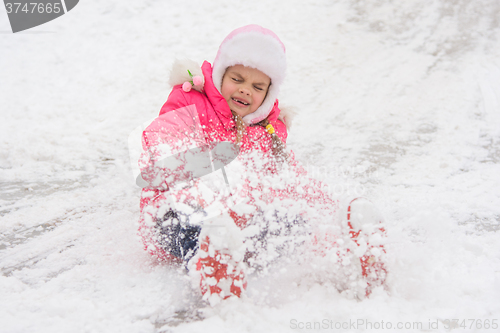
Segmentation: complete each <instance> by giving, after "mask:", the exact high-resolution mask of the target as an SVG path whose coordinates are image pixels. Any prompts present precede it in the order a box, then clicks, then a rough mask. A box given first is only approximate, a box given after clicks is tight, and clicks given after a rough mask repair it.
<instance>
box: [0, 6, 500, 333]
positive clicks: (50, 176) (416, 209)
mask: <svg viewBox="0 0 500 333" xmlns="http://www.w3.org/2000/svg"><path fill="white" fill-rule="evenodd" d="M499 18H500V2H499V1H498V0H456V1H451V0H407V1H397V2H395V1H356V0H337V1H328V0H314V1H307V2H304V1H296V0H292V1H251V2H236V1H225V0H216V1H184V2H179V1H161V2H160V1H116V0H114V1H106V2H98V1H91V0H87V1H81V2H80V3H79V4H78V5H77V6H76V7H75V8H74V9H73V10H72V11H71V12H69V13H68V14H66V15H64V16H62V17H60V18H58V19H56V20H54V21H51V22H49V23H47V24H44V25H41V26H39V27H36V28H33V29H30V30H27V31H25V32H21V33H17V34H12V33H11V32H10V31H11V30H10V25H9V22H8V18H7V15H6V14H5V15H0V32H1V34H0V49H1V52H0V77H1V80H0V115H1V122H0V268H1V270H2V275H0V318H1V320H0V321H1V323H2V324H1V325H0V332H218V333H219V332H235V331H237V332H295V331H311V330H317V331H339V332H340V331H343V332H357V331H363V330H367V331H377V330H380V331H382V327H381V322H382V321H383V322H384V324H385V325H386V326H385V327H386V328H387V327H388V326H387V323H388V322H389V323H391V325H392V328H393V329H394V327H396V325H397V323H402V324H403V326H405V325H406V327H405V329H404V330H400V331H404V332H419V331H422V330H423V329H427V328H429V331H435V332H445V331H446V327H447V326H446V325H447V324H449V322H448V321H447V320H451V319H459V322H458V323H459V324H463V323H464V322H463V320H466V321H465V324H466V326H465V327H464V326H462V327H460V332H479V331H486V332H493V331H497V330H495V329H494V326H492V324H493V323H494V322H495V323H496V324H497V325H500V323H499V321H500V303H499V302H498V299H499V298H500V242H499V236H498V232H499V229H500V176H499V175H500V57H499V56H500V40H499V38H500V19H499ZM250 23H255V24H260V25H262V26H265V27H267V28H269V29H271V30H273V31H275V32H276V34H277V35H278V36H280V38H281V39H282V40H283V42H284V44H285V45H286V47H287V56H288V76H287V79H286V82H285V85H284V87H283V90H282V92H281V97H280V102H281V103H282V104H285V105H290V106H294V107H296V108H297V109H298V111H299V115H298V116H297V117H296V118H295V122H294V126H293V128H292V130H291V131H290V133H289V139H288V146H289V147H290V148H291V149H292V150H293V151H294V152H295V154H296V155H297V159H298V160H299V161H301V162H302V163H303V164H304V165H305V166H306V168H307V169H308V170H309V172H310V173H311V174H313V175H315V177H316V178H318V179H321V180H323V181H324V182H326V183H327V184H329V185H330V188H331V190H332V192H333V193H335V194H336V195H338V196H340V197H343V196H348V195H364V196H367V197H369V198H370V199H372V201H374V202H375V203H376V204H377V205H378V206H379V207H380V208H381V210H382V211H383V213H384V214H385V217H386V219H387V223H388V226H389V227H388V235H389V244H388V245H387V251H388V257H389V263H388V267H389V269H390V275H389V280H388V288H387V290H377V291H376V292H375V293H374V295H373V296H372V297H371V298H370V299H368V300H364V301H356V300H351V299H346V298H344V297H343V296H341V295H339V294H338V292H337V291H336V290H335V288H333V287H332V286H330V285H328V284H321V285H320V284H316V285H312V286H297V285H296V284H294V282H293V281H288V280H284V281H281V282H280V281H277V280H273V279H268V280H259V279H254V280H251V281H250V282H249V290H254V291H253V292H252V293H249V297H248V298H246V299H243V300H235V301H228V302H226V303H224V304H222V305H221V306H218V307H215V308H210V307H206V305H204V304H199V303H197V299H196V297H195V296H194V295H193V294H192V293H191V292H190V286H189V284H188V283H187V281H186V279H185V276H184V274H183V273H182V272H178V271H176V270H175V269H171V268H169V267H167V266H165V265H161V264H158V263H156V262H153V261H152V260H151V258H150V257H149V256H148V255H147V253H145V252H144V251H143V249H142V245H141V243H140V240H139V239H138V237H137V235H136V232H137V220H138V216H139V194H140V189H139V188H138V187H137V186H135V184H134V179H133V176H132V170H131V166H130V165H131V164H130V161H129V157H128V154H129V153H128V141H127V140H128V136H129V134H130V133H131V132H132V131H133V130H134V128H136V127H137V126H139V125H141V124H142V123H143V122H145V121H148V120H150V119H152V118H154V117H155V116H156V115H157V114H158V111H159V109H160V107H161V106H162V104H163V103H164V102H165V100H166V98H167V96H168V93H169V90H170V87H169V86H168V83H167V82H168V73H169V70H170V66H171V64H172V63H173V62H174V60H175V59H176V58H184V57H187V58H190V59H193V60H196V61H197V62H199V63H200V64H201V62H202V61H203V60H208V61H212V60H213V59H214V57H215V54H216V51H217V48H218V46H219V44H220V42H221V41H222V39H223V38H224V37H225V36H226V35H227V34H228V33H229V32H230V31H231V30H233V29H234V28H236V27H239V26H243V25H245V24H250ZM197 311H198V312H197ZM469 319H474V320H473V321H470V320H469ZM493 320H496V321H493ZM315 323H316V324H315ZM317 323H321V325H318V324H317ZM353 323H356V325H354V324H353ZM408 323H409V324H408ZM415 323H422V327H421V328H422V329H420V328H419V326H418V324H415ZM486 323H488V324H487V325H488V327H490V328H487V327H486ZM369 324H371V325H374V326H368V325H369ZM414 324H415V325H414ZM308 325H309V326H310V327H311V329H308ZM336 325H337V326H336ZM429 325H430V326H429ZM433 325H437V327H436V326H433Z"/></svg>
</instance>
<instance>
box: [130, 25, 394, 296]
mask: <svg viewBox="0 0 500 333" xmlns="http://www.w3.org/2000/svg"><path fill="white" fill-rule="evenodd" d="M285 70H286V59H285V47H284V45H283V43H282V42H281V41H280V39H279V38H278V36H276V35H275V34H274V33H273V32H272V31H270V30H268V29H265V28H262V27H260V26H257V25H249V26H244V27H241V28H239V29H236V30H234V31H233V32H232V33H230V34H229V35H228V36H227V37H226V38H225V39H224V41H223V42H222V44H221V46H220V48H219V51H218V53H217V56H216V59H215V61H214V64H213V66H212V65H211V64H210V63H208V62H206V61H205V62H204V63H203V65H202V67H201V69H200V68H199V67H197V66H196V64H195V63H191V62H184V63H182V62H177V63H176V64H174V69H173V71H172V75H171V78H170V82H171V84H172V85H173V86H174V87H173V90H172V92H171V93H170V96H169V97H168V100H167V102H166V103H165V105H164V106H163V107H162V108H161V111H160V115H159V117H158V118H157V119H156V120H154V121H153V123H152V124H151V125H150V126H149V127H148V128H147V129H146V130H145V131H144V133H143V138H142V144H143V149H144V153H143V154H142V155H141V159H140V161H139V165H140V168H141V175H142V178H143V179H144V180H145V182H146V183H147V186H145V188H144V189H143V192H142V197H141V219H140V229H139V232H140V234H141V236H142V238H143V240H144V244H145V247H146V249H147V250H148V251H149V252H150V253H151V254H152V255H154V256H156V257H157V258H159V259H160V260H164V261H167V262H170V263H182V262H184V264H185V265H186V267H187V268H188V270H189V274H190V275H191V276H192V277H193V280H194V281H195V285H196V286H197V288H200V290H201V293H202V294H203V295H204V298H205V299H207V300H209V301H210V303H211V304H214V303H217V302H218V301H219V300H221V299H225V298H228V297H231V296H238V297H239V296H241V295H242V293H243V292H244V290H245V289H246V276H247V275H248V274H249V273H252V272H256V273H261V274H264V273H265V272H267V271H268V270H269V269H273V267H275V265H274V264H277V263H278V262H279V261H280V260H281V262H286V261H287V258H290V256H292V255H293V256H294V263H298V264H299V266H300V267H302V268H303V269H304V270H306V271H307V270H312V269H314V268H313V266H314V265H312V264H311V260H312V261H314V260H319V261H318V262H321V263H322V264H321V265H323V267H325V266H327V267H329V269H330V270H331V271H330V273H329V276H331V277H332V279H335V280H336V281H335V284H336V286H337V287H338V289H339V290H341V291H343V292H346V293H350V294H352V295H353V296H357V297H361V298H362V297H364V296H365V295H368V294H369V293H370V292H371V290H372V289H373V288H374V287H376V286H380V285H382V284H383V282H384V281H385V273H386V272H385V268H384V264H383V255H384V253H385V250H384V248H383V238H384V236H385V232H384V229H383V227H382V224H381V219H380V217H379V215H378V213H377V211H376V209H374V207H373V205H371V203H370V202H369V201H367V200H366V199H362V198H358V199H354V200H352V201H350V202H349V204H348V205H347V206H348V207H347V212H342V209H341V208H339V202H338V201H337V200H334V199H332V198H331V197H330V196H329V195H328V193H327V191H326V190H325V186H324V184H322V183H320V182H318V181H317V180H314V179H311V178H309V177H308V176H307V173H306V172H305V170H304V169H303V168H301V167H300V166H299V165H298V163H297V162H296V160H295V158H294V155H293V153H292V152H291V151H287V150H286V147H285V142H286V138H287V128H289V127H290V125H291V114H290V113H285V112H284V111H280V109H279V107H278V99H277V97H278V93H279V89H280V86H281V84H282V83H283V80H284V78H285ZM342 215H344V216H342ZM316 266H317V265H316Z"/></svg>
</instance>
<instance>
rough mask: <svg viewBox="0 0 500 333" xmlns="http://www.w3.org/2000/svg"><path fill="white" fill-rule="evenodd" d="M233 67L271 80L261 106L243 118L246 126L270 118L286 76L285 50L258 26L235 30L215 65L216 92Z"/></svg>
mask: <svg viewBox="0 0 500 333" xmlns="http://www.w3.org/2000/svg"><path fill="white" fill-rule="evenodd" d="M234 65H243V66H247V67H252V68H256V69H258V70H260V71H261V72H263V73H264V74H266V75H267V76H269V78H270V79H271V86H270V87H269V91H268V92H267V96H266V99H265V100H264V102H263V103H262V105H261V106H260V107H259V108H258V109H257V110H256V111H255V112H253V113H251V114H249V115H246V116H245V117H243V120H244V121H245V123H246V124H247V125H250V124H255V123H257V122H259V121H261V120H263V119H264V118H266V117H267V116H268V115H269V113H270V112H271V110H272V108H273V105H274V102H275V101H276V99H277V98H278V93H279V90H280V86H281V84H282V83H283V81H284V79H285V72H286V57H285V47H284V46H283V43H281V41H280V40H279V38H278V36H276V35H275V34H274V33H273V32H272V31H270V30H268V29H265V28H262V27H260V26H258V25H248V26H245V27H242V28H239V29H236V30H234V31H233V32H232V33H231V34H229V35H228V36H227V37H226V39H224V41H223V42H222V44H221V45H220V47H219V52H218V53H217V57H216V58H215V61H214V65H213V74H212V77H213V81H214V84H215V87H216V88H217V89H218V90H219V92H221V91H222V78H223V77H224V74H225V73H226V69H227V68H228V67H231V66H234Z"/></svg>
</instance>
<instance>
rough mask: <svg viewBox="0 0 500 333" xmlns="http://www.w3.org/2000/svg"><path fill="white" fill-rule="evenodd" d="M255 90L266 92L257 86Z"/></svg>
mask: <svg viewBox="0 0 500 333" xmlns="http://www.w3.org/2000/svg"><path fill="white" fill-rule="evenodd" d="M254 88H255V89H256V90H258V91H262V90H264V89H262V88H261V87H257V86H254Z"/></svg>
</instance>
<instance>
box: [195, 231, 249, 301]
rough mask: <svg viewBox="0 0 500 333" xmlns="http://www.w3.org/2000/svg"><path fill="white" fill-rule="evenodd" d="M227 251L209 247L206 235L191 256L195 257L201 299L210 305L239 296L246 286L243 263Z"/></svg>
mask: <svg viewBox="0 0 500 333" xmlns="http://www.w3.org/2000/svg"><path fill="white" fill-rule="evenodd" d="M227 252H228V251H220V250H216V249H214V248H213V247H211V245H210V239H209V237H208V236H206V237H204V238H202V239H201V240H200V248H199V250H198V253H197V255H196V258H193V259H195V260H196V259H197V261H196V273H197V274H199V275H198V277H199V278H200V288H201V293H202V294H203V299H204V300H207V301H208V302H209V303H210V305H212V306H213V305H216V304H217V303H219V302H220V301H221V300H224V299H227V298H229V297H233V296H236V297H241V295H242V293H243V292H244V290H245V289H246V286H247V282H246V279H245V272H244V264H243V263H242V262H238V261H236V260H235V259H234V258H233V257H232V256H231V254H229V253H227Z"/></svg>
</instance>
